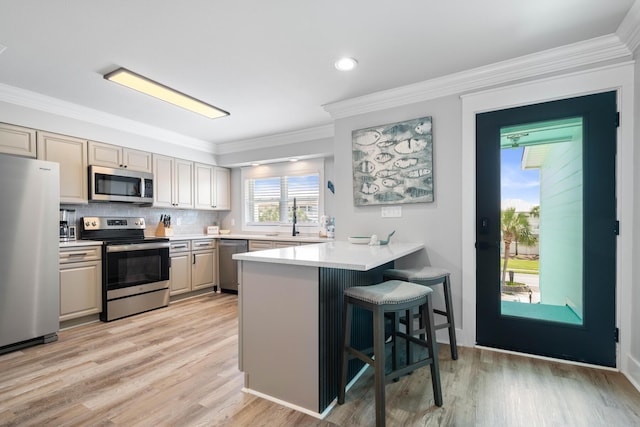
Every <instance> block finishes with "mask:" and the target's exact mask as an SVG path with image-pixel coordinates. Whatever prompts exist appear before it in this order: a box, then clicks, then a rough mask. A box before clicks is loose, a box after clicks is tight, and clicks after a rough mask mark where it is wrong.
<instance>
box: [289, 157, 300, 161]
mask: <svg viewBox="0 0 640 427" xmlns="http://www.w3.org/2000/svg"><path fill="white" fill-rule="evenodd" d="M289 161H290V162H297V161H298V159H296V158H295V157H292V158H290V159H289Z"/></svg>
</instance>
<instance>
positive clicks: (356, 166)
mask: <svg viewBox="0 0 640 427" xmlns="http://www.w3.org/2000/svg"><path fill="white" fill-rule="evenodd" d="M351 136H352V162H353V203H354V205H355V206H368V205H385V204H386V205H390V204H400V203H429V202H433V133H432V119H431V116H428V117H422V118H419V119H413V120H407V121H404V122H398V123H391V124H387V125H382V126H374V127H370V128H366V129H359V130H354V131H353V132H352V134H351Z"/></svg>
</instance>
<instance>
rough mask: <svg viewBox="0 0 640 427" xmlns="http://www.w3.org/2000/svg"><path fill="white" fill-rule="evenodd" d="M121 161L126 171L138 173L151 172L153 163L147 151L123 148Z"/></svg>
mask: <svg viewBox="0 0 640 427" xmlns="http://www.w3.org/2000/svg"><path fill="white" fill-rule="evenodd" d="M122 161H123V163H124V167H126V168H127V169H131V170H134V171H140V172H151V171H153V163H152V162H151V153H149V152H147V151H140V150H132V149H130V148H123V149H122Z"/></svg>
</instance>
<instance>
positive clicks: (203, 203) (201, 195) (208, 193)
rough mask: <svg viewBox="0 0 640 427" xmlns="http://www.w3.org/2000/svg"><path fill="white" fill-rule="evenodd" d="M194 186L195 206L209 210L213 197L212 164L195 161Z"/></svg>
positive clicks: (212, 205) (211, 207)
mask: <svg viewBox="0 0 640 427" xmlns="http://www.w3.org/2000/svg"><path fill="white" fill-rule="evenodd" d="M193 167H194V186H195V191H194V193H195V208H196V209H205V210H211V209H213V207H214V199H213V191H214V190H213V180H214V178H213V173H214V172H213V166H210V165H203V164H201V163H195V164H194V165H193Z"/></svg>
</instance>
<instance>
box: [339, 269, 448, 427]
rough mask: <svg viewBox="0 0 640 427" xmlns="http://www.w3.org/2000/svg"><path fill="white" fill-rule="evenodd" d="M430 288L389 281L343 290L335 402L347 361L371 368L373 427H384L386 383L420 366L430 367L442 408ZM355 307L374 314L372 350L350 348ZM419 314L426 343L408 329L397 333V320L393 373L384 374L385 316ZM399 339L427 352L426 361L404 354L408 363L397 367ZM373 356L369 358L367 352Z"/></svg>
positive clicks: (342, 390)
mask: <svg viewBox="0 0 640 427" xmlns="http://www.w3.org/2000/svg"><path fill="white" fill-rule="evenodd" d="M432 292H433V291H432V290H431V288H428V287H425V286H421V285H418V284H415V283H409V282H406V281H400V280H390V281H386V282H384V283H380V284H377V285H371V286H354V287H352V288H348V289H346V290H345V291H344V306H343V309H342V325H343V330H342V352H341V355H340V385H339V389H338V403H339V404H343V403H344V399H345V389H346V386H347V366H348V363H349V360H351V359H353V358H358V359H360V360H362V361H363V362H365V363H367V364H369V365H371V366H373V367H374V380H375V400H376V426H378V427H381V426H384V425H385V384H386V383H387V382H389V381H390V380H393V379H395V378H399V377H401V376H403V375H405V374H407V373H409V372H412V371H414V370H415V369H417V368H420V367H422V366H426V365H430V366H431V383H432V387H433V396H434V401H435V404H436V405H437V406H442V385H441V383H440V367H439V364H438V343H437V342H436V339H435V329H434V322H433V311H432V310H433V306H432V303H431V293H432ZM354 306H358V307H361V308H363V309H365V310H369V311H371V312H372V314H373V349H367V350H357V349H355V348H353V347H351V323H352V315H353V307H354ZM414 309H417V310H418V311H419V312H420V315H421V319H422V322H423V324H424V329H425V335H426V341H425V340H423V339H418V338H416V337H415V336H414V335H415V332H414V331H412V330H411V328H410V327H408V328H407V332H406V333H402V332H400V331H399V330H398V328H397V326H398V322H397V320H396V321H395V322H394V331H393V335H392V338H393V341H392V342H393V347H392V355H393V356H392V358H393V359H392V362H393V368H392V371H391V372H390V373H388V374H385V359H386V357H385V328H384V326H385V313H393V314H394V319H398V318H399V317H400V314H401V313H402V312H405V314H406V315H407V316H412V315H413V310H414ZM398 336H400V337H402V338H404V339H406V340H407V341H410V342H412V343H414V344H417V345H419V346H421V347H424V348H426V349H427V350H428V355H427V357H426V358H424V359H421V360H418V361H416V362H412V361H411V352H407V363H406V366H404V367H403V368H401V369H398V367H397V355H396V347H397V345H396V338H397V337H398ZM371 350H373V356H372V357H369V356H368V355H367V353H371Z"/></svg>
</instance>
